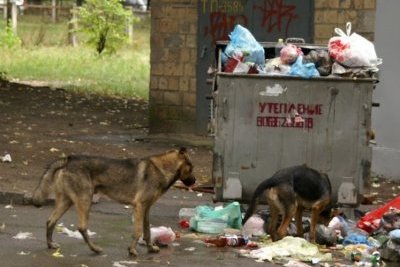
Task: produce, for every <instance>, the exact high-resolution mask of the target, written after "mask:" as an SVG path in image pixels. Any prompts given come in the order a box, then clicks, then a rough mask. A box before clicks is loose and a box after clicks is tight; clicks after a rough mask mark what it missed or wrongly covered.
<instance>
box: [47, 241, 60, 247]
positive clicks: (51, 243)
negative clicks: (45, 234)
mask: <svg viewBox="0 0 400 267" xmlns="http://www.w3.org/2000/svg"><path fill="white" fill-rule="evenodd" d="M47 247H48V248H49V249H57V248H60V245H59V244H58V243H56V242H54V241H51V242H47Z"/></svg>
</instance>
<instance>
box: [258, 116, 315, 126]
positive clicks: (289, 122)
mask: <svg viewBox="0 0 400 267" xmlns="http://www.w3.org/2000/svg"><path fill="white" fill-rule="evenodd" d="M257 127H271V128H278V127H284V128H303V129H312V128H313V127H314V119H313V118H301V120H297V118H296V117H292V118H291V117H277V116H257Z"/></svg>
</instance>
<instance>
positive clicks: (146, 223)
mask: <svg viewBox="0 0 400 267" xmlns="http://www.w3.org/2000/svg"><path fill="white" fill-rule="evenodd" d="M149 214H150V207H147V208H146V210H145V214H144V220H143V239H144V241H146V244H147V251H148V252H150V253H151V252H152V253H157V252H159V251H160V248H159V247H158V246H156V245H155V244H153V243H152V242H151V231H150V218H149Z"/></svg>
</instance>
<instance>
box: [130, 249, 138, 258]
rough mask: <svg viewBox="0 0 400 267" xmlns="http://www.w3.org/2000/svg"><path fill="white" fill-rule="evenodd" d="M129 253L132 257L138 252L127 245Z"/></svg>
mask: <svg viewBox="0 0 400 267" xmlns="http://www.w3.org/2000/svg"><path fill="white" fill-rule="evenodd" d="M128 252H129V255H130V256H132V257H137V256H138V255H139V254H138V252H137V250H136V249H135V248H131V247H128Z"/></svg>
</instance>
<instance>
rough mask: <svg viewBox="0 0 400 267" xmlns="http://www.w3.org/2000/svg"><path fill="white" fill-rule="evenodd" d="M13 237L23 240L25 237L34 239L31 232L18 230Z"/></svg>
mask: <svg viewBox="0 0 400 267" xmlns="http://www.w3.org/2000/svg"><path fill="white" fill-rule="evenodd" d="M13 238H14V239H18V240H25V239H35V237H34V236H33V234H32V233H30V232H19V233H18V234H16V235H15V236H13Z"/></svg>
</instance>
